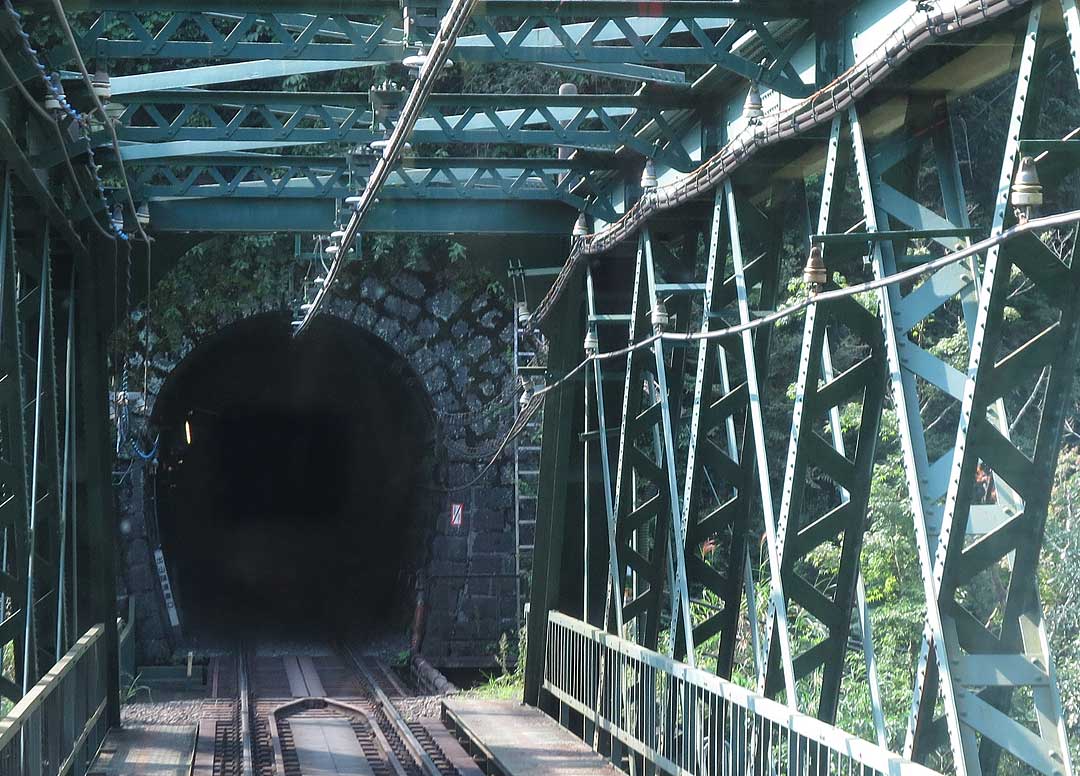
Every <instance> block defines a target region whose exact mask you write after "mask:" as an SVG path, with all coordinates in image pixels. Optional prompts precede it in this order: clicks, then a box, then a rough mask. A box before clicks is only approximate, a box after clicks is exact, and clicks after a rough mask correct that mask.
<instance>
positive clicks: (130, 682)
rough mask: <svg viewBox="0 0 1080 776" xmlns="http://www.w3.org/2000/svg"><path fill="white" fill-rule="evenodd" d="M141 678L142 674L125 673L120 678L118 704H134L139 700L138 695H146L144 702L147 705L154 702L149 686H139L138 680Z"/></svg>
mask: <svg viewBox="0 0 1080 776" xmlns="http://www.w3.org/2000/svg"><path fill="white" fill-rule="evenodd" d="M141 678H142V674H135V675H134V676H132V675H131V674H127V673H125V674H124V675H123V676H121V677H120V703H123V704H127V703H134V702H135V701H137V700H138V699H139V693H142V692H145V693H146V700H147V702H149V703H153V702H154V696H153V694H152V693H151V692H150V686H149V685H146V684H139V679H141Z"/></svg>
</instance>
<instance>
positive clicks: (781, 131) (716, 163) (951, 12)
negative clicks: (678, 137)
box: [531, 0, 1030, 326]
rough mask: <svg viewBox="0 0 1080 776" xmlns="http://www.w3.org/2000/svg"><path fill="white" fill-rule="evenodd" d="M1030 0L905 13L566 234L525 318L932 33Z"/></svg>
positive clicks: (842, 105) (833, 108)
mask: <svg viewBox="0 0 1080 776" xmlns="http://www.w3.org/2000/svg"><path fill="white" fill-rule="evenodd" d="M1029 3H1030V0H967V1H966V2H961V3H958V4H954V5H953V6H952V7H951V8H948V9H941V10H937V11H935V12H934V13H929V12H924V13H923V14H920V12H919V11H916V12H915V13H913V14H911V16H909V17H908V19H907V21H906V22H905V23H904V24H903V25H901V26H900V27H899V28H898V29H897V30H896V31H895V32H893V33H892V35H890V36H889V38H888V39H887V40H886V41H885V42H884V43H883V44H882V45H881V46H879V47H878V49H877V51H876V53H875V54H874V55H873V56H871V57H869V58H868V59H867V60H866V61H865V62H862V63H860V64H858V65H856V66H854V67H852V68H850V69H848V70H846V71H845V72H844V73H842V74H841V75H839V76H838V77H837V78H836V79H834V80H833V81H832V82H831V83H830V84H828V85H827V86H825V87H824V88H822V89H819V90H818V91H817V92H815V93H814V94H812V95H810V96H809V97H807V98H806V99H804V100H802V101H801V102H798V103H796V104H795V105H793V106H792V107H791V108H788V109H786V110H782V111H779V112H777V113H767V114H766V115H765V116H764V117H763V118H762V119H761V122H760V123H759V124H755V125H748V126H746V127H745V128H744V129H743V130H742V131H741V132H739V133H738V134H737V135H736V136H735V137H734V138H733V139H732V140H731V141H730V142H728V143H727V144H726V145H725V146H724V147H723V148H722V149H720V151H718V152H717V153H716V154H715V155H714V156H712V157H711V158H710V159H708V160H707V161H706V162H705V163H703V164H702V165H701V166H700V167H698V168H697V169H695V170H694V171H692V172H690V173H687V174H686V175H681V176H679V178H678V179H677V180H676V181H675V182H673V183H671V184H669V185H667V186H661V187H659V188H656V189H653V190H651V191H648V192H645V193H644V194H642V196H641V198H640V199H639V200H638V201H637V202H636V203H635V204H634V205H633V206H632V207H631V208H630V209H629V210H627V212H626V213H625V215H623V216H622V217H621V218H619V219H618V220H617V221H614V222H612V223H610V224H608V225H607V226H605V227H603V228H602V229H600V230H598V231H597V232H595V233H594V234H591V235H588V236H582V237H577V238H575V239H574V242H573V245H572V247H571V250H570V255H569V256H568V257H567V259H566V262H565V264H564V265H563V268H562V271H561V272H560V273H559V275H558V276H557V277H556V278H555V281H554V283H552V286H551V288H550V289H549V290H548V292H547V294H546V295H545V296H544V298H543V300H542V301H541V302H540V304H539V305H538V306H537V308H536V311H535V312H534V313H533V315H532V318H531V323H532V325H533V326H536V325H537V324H539V323H542V322H543V321H544V320H546V318H547V317H548V315H550V314H551V311H552V309H553V307H554V305H555V303H556V302H557V301H558V300H559V298H560V297H561V296H562V294H563V292H564V291H565V289H566V287H567V285H568V284H569V282H570V279H571V278H572V277H573V275H574V273H575V272H576V271H577V268H578V267H579V266H580V265H581V262H582V261H583V260H584V259H585V257H586V256H593V255H596V254H600V253H603V252H604V251H608V250H610V249H611V248H613V247H614V246H616V245H618V244H619V243H621V242H623V241H624V240H626V239H627V238H629V237H631V236H632V235H633V234H635V233H636V232H637V230H638V229H640V228H641V227H642V226H643V225H644V224H645V222H646V221H647V220H648V219H649V218H650V217H651V216H653V215H655V214H657V213H660V212H663V211H665V210H670V209H672V208H674V207H677V206H679V205H683V204H685V203H687V202H690V201H692V200H694V199H697V198H698V197H701V196H703V195H705V194H707V193H708V192H710V191H712V190H714V189H715V188H716V186H717V185H719V184H720V183H722V182H723V181H725V180H727V179H728V178H729V177H730V176H731V174H732V173H733V172H735V170H737V169H739V168H740V167H742V166H743V165H744V164H746V163H747V162H748V161H749V160H750V158H751V157H752V156H753V155H754V153H755V152H756V151H758V150H760V149H762V148H765V147H767V146H771V145H774V144H776V143H779V142H781V141H784V140H790V139H793V138H797V137H800V136H801V135H803V134H805V133H806V132H808V131H810V130H813V129H816V128H817V127H820V126H822V125H824V124H826V123H828V122H830V121H832V119H833V118H834V117H836V116H837V115H839V114H840V113H842V112H843V111H845V110H847V109H848V108H850V107H851V106H853V105H854V104H855V102H856V101H857V100H859V99H860V98H862V97H864V96H865V95H866V94H867V93H868V92H870V90H871V89H873V88H874V87H875V86H877V85H878V84H879V83H880V82H881V81H882V80H884V79H885V78H887V77H888V76H889V75H891V74H892V72H893V71H894V70H895V69H896V68H897V67H899V65H901V64H902V63H903V62H905V61H907V60H908V59H909V58H910V57H911V56H912V54H914V53H915V51H917V50H918V49H920V48H922V47H923V46H925V45H928V44H930V43H933V42H934V41H937V40H938V39H940V38H942V37H944V36H947V35H950V34H952V33H954V32H958V31H960V30H962V29H968V28H970V27H974V26H976V25H979V24H982V23H984V22H986V21H989V20H991V19H994V18H996V17H998V16H1001V15H1002V14H1005V13H1007V12H1009V11H1013V10H1015V9H1016V8H1018V7H1020V6H1022V5H1027V4H1029Z"/></svg>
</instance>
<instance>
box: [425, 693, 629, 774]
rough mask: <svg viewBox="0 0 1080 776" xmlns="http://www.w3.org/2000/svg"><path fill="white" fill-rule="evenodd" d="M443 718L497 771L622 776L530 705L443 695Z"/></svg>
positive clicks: (504, 772)
mask: <svg viewBox="0 0 1080 776" xmlns="http://www.w3.org/2000/svg"><path fill="white" fill-rule="evenodd" d="M443 719H444V720H445V721H446V722H447V724H448V725H449V726H450V727H452V728H454V729H456V730H457V731H458V732H459V733H460V734H461V735H462V736H463V737H464V738H466V739H467V740H468V742H469V743H470V744H471V745H472V747H473V748H474V750H478V751H476V753H477V754H481V755H482V756H483V757H484V758H485V759H486V760H487V761H488V763H489V764H490V765H491V766H492V767H493V768H494V770H495V771H496V772H497V773H500V774H502V776H534V774H535V775H536V776H540V774H543V775H544V776H622V772H621V771H619V770H618V769H616V768H615V766H613V765H612V764H611V763H610V762H608V761H607V760H605V759H604V758H603V757H601V756H600V755H598V754H597V753H596V752H594V751H593V750H592V749H590V748H589V747H588V746H587V745H586V744H585V743H584V742H582V741H581V740H580V739H578V738H576V737H575V736H574V735H573V734H572V733H570V732H569V731H567V730H566V729H564V728H562V727H560V726H559V725H558V724H557V723H556V722H555V721H554V720H553V719H551V718H550V717H548V716H546V715H545V714H543V713H542V712H540V711H537V710H536V709H534V708H532V707H529V706H523V705H521V704H519V703H514V702H510V701H483V700H475V699H459V698H447V699H446V700H445V701H443Z"/></svg>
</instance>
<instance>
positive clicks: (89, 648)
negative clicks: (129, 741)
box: [0, 624, 109, 776]
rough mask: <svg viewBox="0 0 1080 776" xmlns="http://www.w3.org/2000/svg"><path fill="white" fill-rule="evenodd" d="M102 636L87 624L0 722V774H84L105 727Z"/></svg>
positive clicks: (99, 628) (102, 632)
mask: <svg viewBox="0 0 1080 776" xmlns="http://www.w3.org/2000/svg"><path fill="white" fill-rule="evenodd" d="M104 635H105V626H104V625H102V624H98V625H95V626H94V627H92V628H90V630H88V631H87V632H86V633H85V634H84V635H83V637H82V638H80V639H79V640H78V641H77V642H75V645H74V646H73V647H72V648H71V649H70V650H69V651H68V652H67V654H66V655H64V656H63V657H62V658H60V660H58V661H57V662H56V665H54V666H53V667H52V669H51V670H50V671H49V672H48V673H47V674H45V676H43V677H42V678H41V680H40V681H39V682H38V683H37V684H35V685H34V686H33V687H32V688H31V689H30V691H29V692H27V693H26V695H24V696H23V697H22V699H21V700H20V701H19V702H18V703H17V704H15V706H14V708H12V709H11V711H10V712H9V713H8V714H7V716H5V717H4V718H3V719H2V720H0V774H7V773H19V774H32V775H33V776H37V774H42V776H64V774H69V773H71V774H82V773H85V770H86V767H87V765H88V764H89V761H90V759H91V758H92V757H93V755H94V754H95V753H96V751H97V749H98V747H99V746H100V745H101V741H102V740H103V739H104V737H105V733H106V729H107V725H106V724H105V722H104V714H105V707H106V704H107V702H108V689H107V688H108V683H107V681H106V678H105V674H106V661H107V660H108V659H109V658H108V654H107V651H106V648H105V642H104V639H103V636H104ZM76 766H77V767H76Z"/></svg>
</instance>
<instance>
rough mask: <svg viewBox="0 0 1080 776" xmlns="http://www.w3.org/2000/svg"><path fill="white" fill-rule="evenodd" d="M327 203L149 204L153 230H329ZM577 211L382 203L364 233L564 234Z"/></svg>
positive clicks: (522, 204)
mask: <svg viewBox="0 0 1080 776" xmlns="http://www.w3.org/2000/svg"><path fill="white" fill-rule="evenodd" d="M336 216H337V205H336V203H335V201H334V200H332V199H325V198H323V199H301V200H295V199H290V200H271V199H262V200H260V199H213V198H207V199H166V200H155V201H152V202H150V228H151V229H152V230H153V231H154V232H155V233H158V232H230V233H251V232H323V231H325V232H329V231H331V230H333V229H334V228H335V226H334V224H335V218H336ZM576 217H577V211H576V210H575V209H574V208H572V207H568V206H567V205H564V204H562V203H556V202H529V201H514V202H507V201H499V202H485V201H460V200H425V201H394V200H391V201H386V202H380V203H379V204H378V205H376V206H375V208H374V209H373V210H372V211H371V216H370V220H369V221H368V222H367V225H366V227H365V231H369V232H399V233H404V232H409V233H416V234H456V233H464V234H507V235H512V234H545V235H569V234H570V231H571V228H572V227H573V225H574V219H575V218H576Z"/></svg>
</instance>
